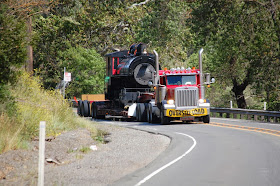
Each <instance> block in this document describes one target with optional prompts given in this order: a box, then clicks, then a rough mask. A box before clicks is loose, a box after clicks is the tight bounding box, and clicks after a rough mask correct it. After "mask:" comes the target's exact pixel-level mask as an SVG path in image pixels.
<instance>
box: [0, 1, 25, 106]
mask: <svg viewBox="0 0 280 186" xmlns="http://www.w3.org/2000/svg"><path fill="white" fill-rule="evenodd" d="M25 35H26V30H25V25H24V22H23V21H22V20H21V19H18V18H17V17H16V16H15V15H12V14H9V9H8V7H7V6H5V4H0V101H1V100H3V99H4V100H7V99H8V98H7V96H8V95H9V93H8V91H7V89H6V86H5V85H6V84H9V83H14V81H15V80H16V76H17V74H18V68H20V67H21V66H22V65H23V64H24V62H25V59H26V41H25Z"/></svg>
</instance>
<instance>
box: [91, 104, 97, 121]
mask: <svg viewBox="0 0 280 186" xmlns="http://www.w3.org/2000/svg"><path fill="white" fill-rule="evenodd" d="M94 105H95V104H94V102H92V104H91V117H92V119H95V118H96V112H95V108H94Z"/></svg>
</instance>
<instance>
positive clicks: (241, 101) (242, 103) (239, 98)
mask: <svg viewBox="0 0 280 186" xmlns="http://www.w3.org/2000/svg"><path fill="white" fill-rule="evenodd" d="M232 82H233V88H232V91H233V92H234V95H235V99H236V102H237V106H238V108H242V109H246V107H247V104H246V100H245V97H244V93H243V92H244V90H245V89H246V87H247V85H248V81H247V80H245V81H244V82H243V83H242V84H238V83H237V80H236V79H235V78H234V79H233V80H232Z"/></svg>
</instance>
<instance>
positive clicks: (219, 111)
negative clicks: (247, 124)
mask: <svg viewBox="0 0 280 186" xmlns="http://www.w3.org/2000/svg"><path fill="white" fill-rule="evenodd" d="M210 112H211V116H213V117H225V118H236V119H247V120H255V121H264V122H273V123H280V112H278V111H266V110H249V109H237V108H216V107H211V108H210Z"/></svg>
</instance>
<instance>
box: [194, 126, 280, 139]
mask: <svg viewBox="0 0 280 186" xmlns="http://www.w3.org/2000/svg"><path fill="white" fill-rule="evenodd" d="M195 124H203V125H211V126H216V127H226V128H232V129H238V130H245V131H253V132H259V133H263V134H269V135H273V136H277V137H280V131H278V130H272V129H265V128H257V127H249V126H240V125H232V124H225V123H216V122H211V123H198V122H195Z"/></svg>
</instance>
